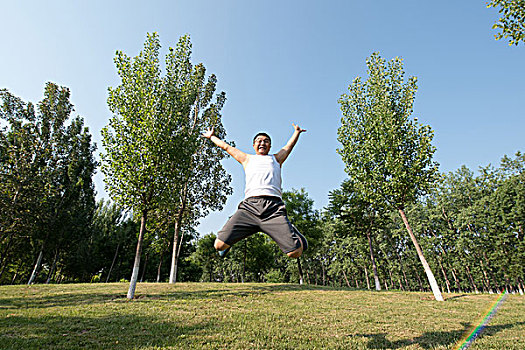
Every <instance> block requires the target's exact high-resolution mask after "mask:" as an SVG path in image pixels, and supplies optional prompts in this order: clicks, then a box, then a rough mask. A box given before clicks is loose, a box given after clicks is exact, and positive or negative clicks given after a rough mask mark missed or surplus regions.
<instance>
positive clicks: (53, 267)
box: [46, 248, 58, 284]
mask: <svg viewBox="0 0 525 350" xmlns="http://www.w3.org/2000/svg"><path fill="white" fill-rule="evenodd" d="M57 260H58V248H57V249H56V251H55V256H54V258H53V265H52V266H51V270H49V273H48V274H47V279H46V284H49V282H51V279H52V278H53V275H54V274H55V268H56V266H57Z"/></svg>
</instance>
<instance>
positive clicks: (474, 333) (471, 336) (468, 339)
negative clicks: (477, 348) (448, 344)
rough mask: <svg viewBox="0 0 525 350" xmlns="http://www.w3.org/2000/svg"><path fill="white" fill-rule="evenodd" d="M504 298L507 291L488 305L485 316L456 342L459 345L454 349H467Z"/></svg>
mask: <svg viewBox="0 0 525 350" xmlns="http://www.w3.org/2000/svg"><path fill="white" fill-rule="evenodd" d="M505 299H507V293H506V292H503V293H502V294H501V295H500V296H499V297H498V299H497V300H496V302H495V303H494V304H493V305H492V306H491V307H490V309H489V311H488V312H487V314H486V315H485V317H483V319H482V320H481V322H480V323H479V325H478V326H477V327H476V328H474V330H472V331H471V332H470V333H467V334H468V335H467V336H466V337H463V338H462V339H461V340H460V341H459V342H458V344H459V345H458V347H456V350H465V349H467V348H468V347H469V346H470V344H472V343H473V342H474V340H476V338H477V337H478V335H480V334H481V332H482V331H483V329H484V328H485V326H486V325H487V324H488V323H489V321H490V319H491V318H492V317H494V315H495V314H496V310H497V309H498V308H499V306H500V305H501V304H502V303H503V302H504V301H505ZM469 331H470V330H469Z"/></svg>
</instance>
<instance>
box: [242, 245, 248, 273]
mask: <svg viewBox="0 0 525 350" xmlns="http://www.w3.org/2000/svg"><path fill="white" fill-rule="evenodd" d="M247 250H248V243H247V240H246V239H245V240H244V252H243V255H242V283H244V281H245V278H246V251H247Z"/></svg>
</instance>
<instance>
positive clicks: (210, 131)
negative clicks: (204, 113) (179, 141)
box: [202, 128, 215, 139]
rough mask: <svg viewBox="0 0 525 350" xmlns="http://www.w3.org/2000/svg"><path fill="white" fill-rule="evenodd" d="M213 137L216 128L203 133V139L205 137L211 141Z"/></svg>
mask: <svg viewBox="0 0 525 350" xmlns="http://www.w3.org/2000/svg"><path fill="white" fill-rule="evenodd" d="M213 135H215V128H211V129H208V130H206V131H205V132H203V133H202V137H205V138H207V139H211V137H212V136H213Z"/></svg>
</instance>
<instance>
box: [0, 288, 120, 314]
mask: <svg viewBox="0 0 525 350" xmlns="http://www.w3.org/2000/svg"><path fill="white" fill-rule="evenodd" d="M125 298H126V294H110V293H97V292H93V293H80V294H79V293H62V294H52V295H25V296H18V297H8V298H0V310H1V309H33V308H36V309H40V308H53V307H57V306H71V305H84V304H93V303H103V302H107V301H114V300H123V299H125Z"/></svg>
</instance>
